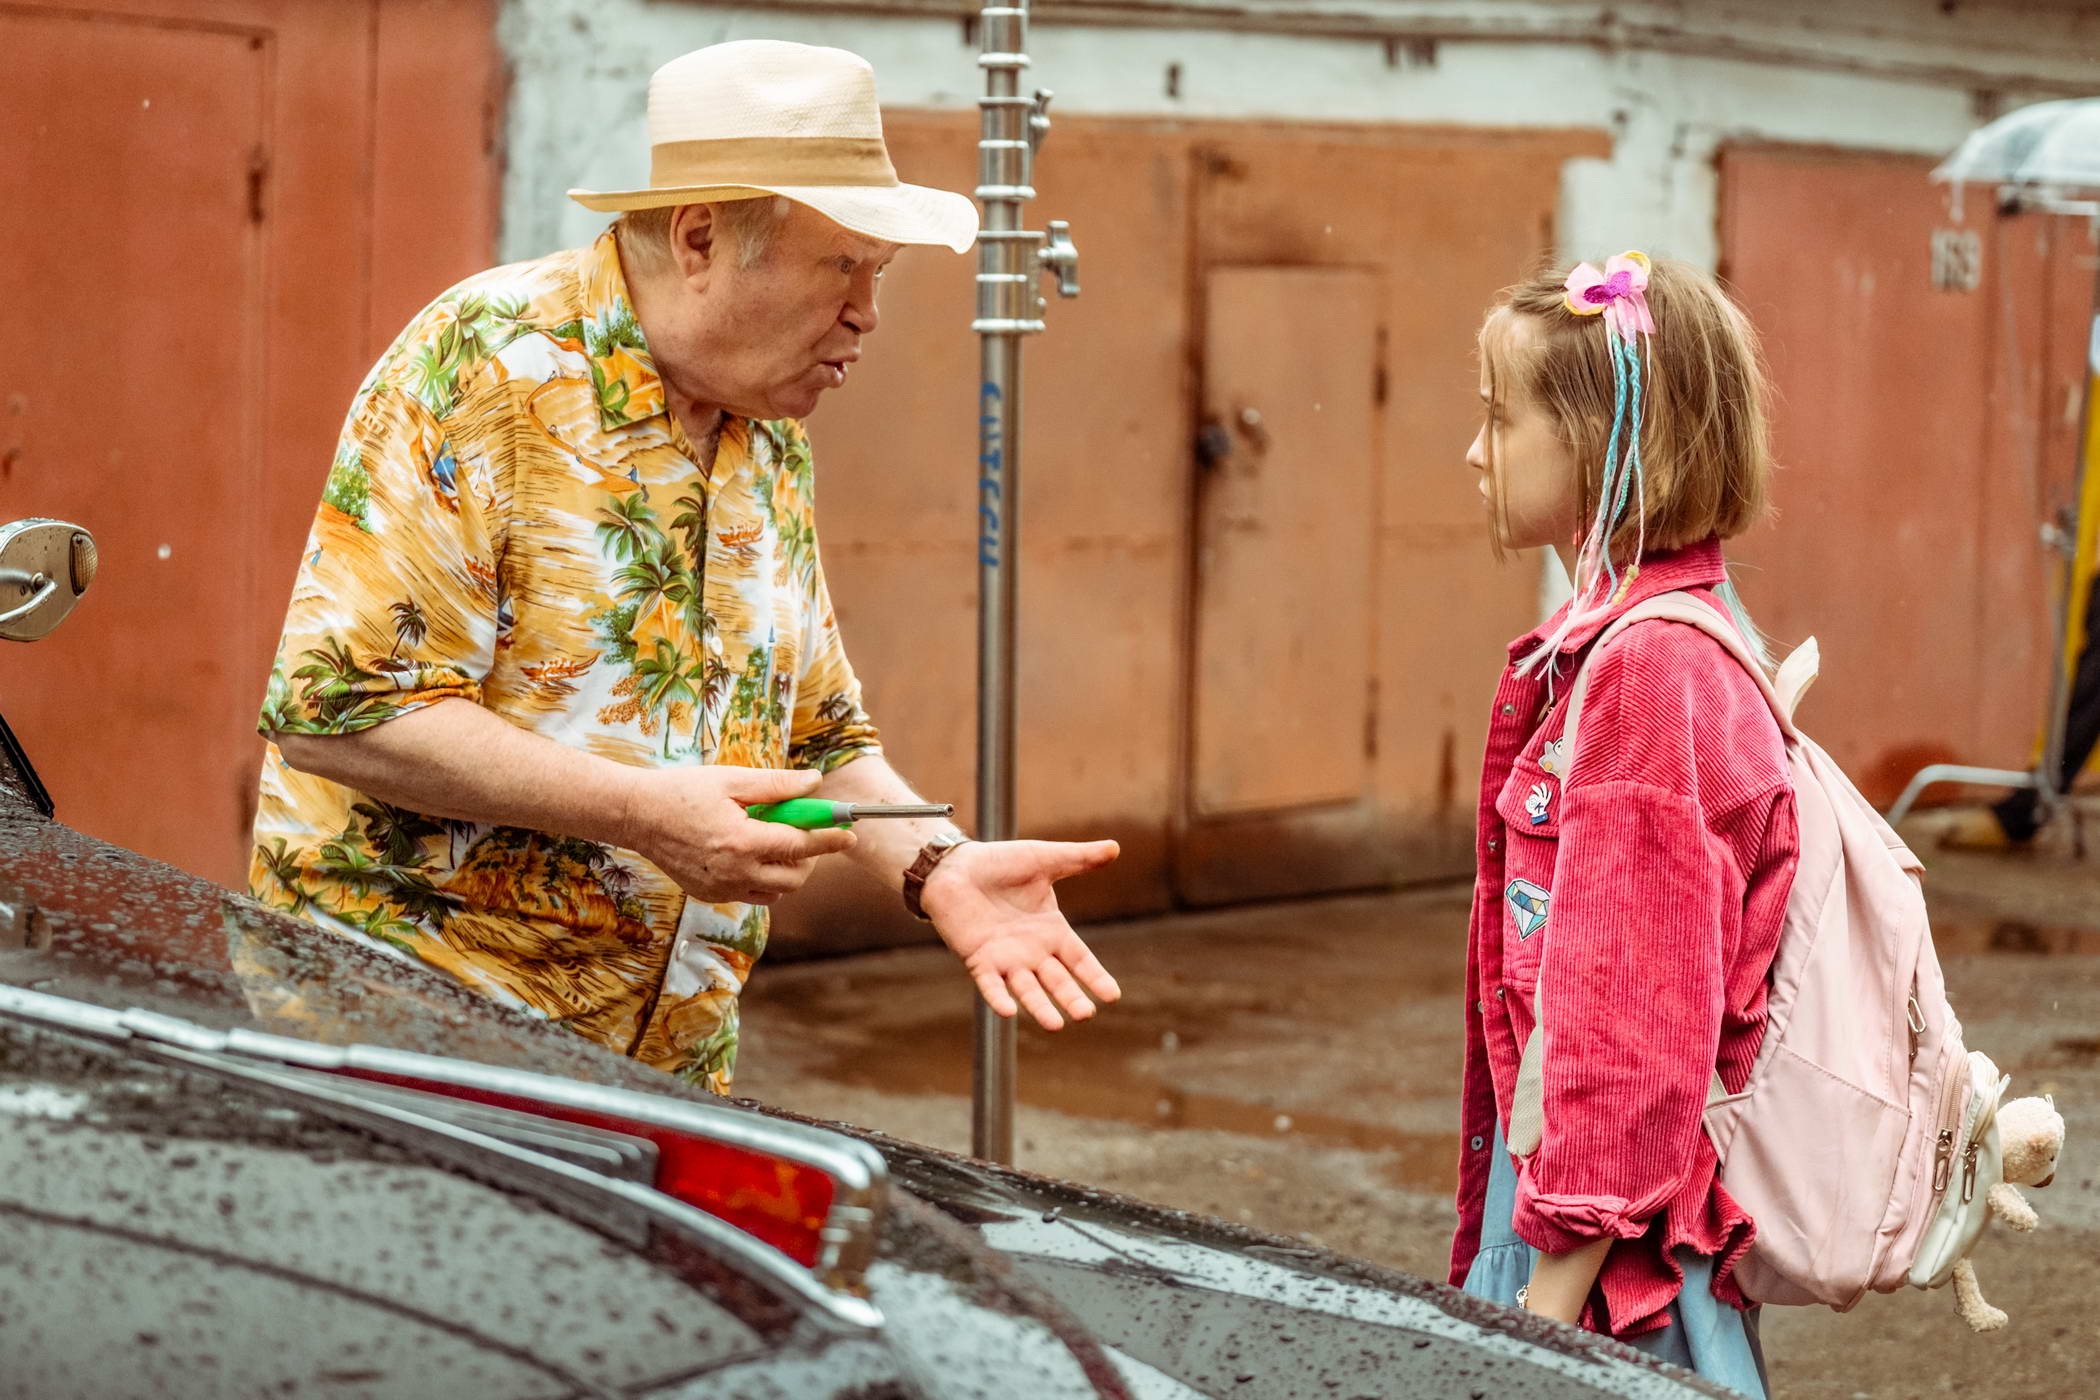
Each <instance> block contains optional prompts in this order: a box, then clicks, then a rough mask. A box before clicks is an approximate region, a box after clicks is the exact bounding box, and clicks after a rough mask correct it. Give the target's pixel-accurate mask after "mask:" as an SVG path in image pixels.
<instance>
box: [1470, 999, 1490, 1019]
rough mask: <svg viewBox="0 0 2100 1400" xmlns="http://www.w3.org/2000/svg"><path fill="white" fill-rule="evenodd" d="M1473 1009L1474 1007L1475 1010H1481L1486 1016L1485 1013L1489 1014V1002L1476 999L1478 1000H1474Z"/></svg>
mask: <svg viewBox="0 0 2100 1400" xmlns="http://www.w3.org/2000/svg"><path fill="white" fill-rule="evenodd" d="M1473 1009H1474V1010H1475V1011H1477V1012H1479V1013H1480V1014H1481V1015H1483V1016H1485V1015H1487V1014H1488V1004H1487V1003H1486V1002H1484V1001H1476V1002H1474V1003H1473Z"/></svg>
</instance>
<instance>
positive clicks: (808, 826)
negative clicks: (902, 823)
mask: <svg viewBox="0 0 2100 1400" xmlns="http://www.w3.org/2000/svg"><path fill="white" fill-rule="evenodd" d="M744 810H745V811H746V812H748V813H750V814H751V816H753V817H755V818H756V819H757V820H759V821H762V822H778V823H780V824H781V825H782V826H792V827H799V828H800V829H802V830H803V831H829V830H832V829H833V828H835V827H841V828H842V827H849V826H851V825H853V824H854V823H855V822H857V821H865V820H866V819H868V818H869V817H950V816H954V815H955V807H954V804H952V803H946V802H920V803H903V804H897V805H891V806H883V805H880V804H871V803H865V802H861V803H856V802H827V801H825V800H824V799H823V798H821V797H791V798H789V799H788V800H787V801H785V802H761V803H759V804H758V805H757V806H756V807H746V808H745V809H744Z"/></svg>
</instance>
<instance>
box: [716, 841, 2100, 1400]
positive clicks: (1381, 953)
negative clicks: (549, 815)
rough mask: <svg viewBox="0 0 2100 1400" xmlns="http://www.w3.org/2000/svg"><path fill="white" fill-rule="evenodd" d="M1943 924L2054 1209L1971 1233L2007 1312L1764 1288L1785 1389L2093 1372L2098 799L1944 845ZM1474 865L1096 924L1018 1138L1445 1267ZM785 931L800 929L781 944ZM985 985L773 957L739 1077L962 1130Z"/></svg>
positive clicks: (893, 961) (1858, 1388) (1027, 1036)
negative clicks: (1078, 1002)
mask: <svg viewBox="0 0 2100 1400" xmlns="http://www.w3.org/2000/svg"><path fill="white" fill-rule="evenodd" d="M1938 820H1939V819H1938V818H1936V817H1935V816H1934V815H1933V814H1926V815H1924V816H1921V817H1920V818H1918V819H1917V822H1916V824H1915V827H1916V829H1915V830H1912V831H1909V832H1907V834H1909V835H1910V836H1911V838H1912V840H1913V842H1914V844H1915V845H1916V846H1917V847H1918V848H1919V852H1920V854H1921V855H1923V856H1924V857H1925V858H1926V861H1927V864H1928V866H1929V870H1928V875H1927V891H1928V896H1929V898H1930V900H1931V908H1932V912H1933V922H1934V931H1935V942H1936V944H1937V946H1938V948H1939V952H1940V957H1941V960H1942V962H1943V964H1944V966H1945V968H1946V972H1947V981H1948V986H1949V990H1950V992H1951V994H1952V996H1953V998H1954V1004H1955V1008H1956V1010H1957V1012H1958V1013H1959V1014H1960V1015H1961V1017H1962V1019H1963V1023H1964V1026H1965V1028H1966V1031H1967V1042H1968V1044H1969V1046H1970V1047H1971V1048H1972V1049H1980V1050H1983V1051H1985V1052H1986V1053H1988V1054H1990V1055H1991V1056H1992V1057H1993V1058H1994V1059H1996V1060H1997V1061H1998V1063H1999V1065H2000V1067H2001V1068H2002V1069H2004V1070H2006V1071H2007V1072H2009V1073H2010V1074H2012V1075H2013V1087H2012V1091H2011V1092H2012V1093H2013V1094H2014V1095H2020V1094H2037V1093H2049V1094H2053V1095H2054V1096H2055V1098H2056V1103H2057V1107H2058V1108H2059V1109H2060V1110H2061V1111H2062V1112H2063V1114H2064V1117H2065V1119H2066V1121H2067V1123H2068V1125H2069V1140H2068V1144H2067V1147H2066V1150H2065V1154H2064V1157H2063V1160H2062V1163H2061V1166H2060V1169H2059V1172H2058V1175H2057V1178H2056V1181H2055V1183H2054V1184H2053V1185H2052V1186H2050V1187H2049V1188H2048V1189H2047V1190H2043V1191H2035V1192H2030V1193H2029V1199H2030V1200H2031V1201H2032V1202H2033V1203H2034V1205H2035V1207H2036V1209H2037V1211H2038V1212H2039V1213H2040V1215H2041V1217H2042V1224H2041V1228H2040V1229H2039V1230H2038V1231H2037V1232H2036V1233H2034V1234H2033V1235H2027V1236H2021V1235H2017V1234H2014V1233H2013V1232H2012V1231H2010V1230H2007V1229H2005V1228H2004V1227H2003V1226H2002V1225H1994V1226H1993V1227H1992V1229H1991V1230H1990V1232H1989V1233H1988V1234H1987V1235H1986V1237H1985V1240H1984V1242H1983V1243H1982V1245H1981V1246H1979V1248H1978V1251H1977V1253H1976V1256H1975V1257H1976V1260H1977V1267H1978V1270H1979V1273H1980V1276H1981V1280H1982V1284H1983V1288H1984V1291H1985V1293H1986V1295H1987V1296H1988V1297H1989V1298H1990V1299H1991V1301H1992V1302H1993V1303H1995V1304H1997V1305H1998V1306H2000V1307H2002V1308H2004V1309H2005V1310H2006V1311H2007V1312H2009V1313H2010V1314H2011V1315H2012V1324H2011V1326H2010V1327H2008V1328H2007V1329H2006V1330H2005V1331H2002V1332H1999V1333H1996V1334H1992V1335H1989V1336H1976V1335H1974V1334H1971V1333H1970V1332H1969V1331H1968V1329H1967V1327H1966V1326H1965V1325H1964V1324H1963V1323H1962V1322H1961V1320H1960V1318H1959V1316H1958V1314H1957V1313H1956V1311H1955V1307H1954V1300H1953V1297H1952V1296H1951V1292H1947V1291H1943V1292H1937V1293H1932V1294H1921V1293H1916V1292H1905V1293H1902V1294H1898V1295H1894V1296H1891V1297H1874V1298H1870V1299H1869V1300H1867V1302H1865V1303H1863V1304H1862V1305H1861V1306H1860V1307H1859V1308H1857V1309H1856V1310H1854V1311H1853V1312H1852V1313H1849V1314H1845V1315H1842V1316H1840V1315H1838V1314H1835V1313H1831V1312H1829V1311H1827V1310H1823V1309H1814V1310H1810V1309H1799V1308H1772V1309H1768V1310H1767V1311H1766V1315H1765V1318H1764V1324H1763V1325H1764V1337H1765V1347H1766V1354H1767V1357H1768V1359H1769V1361H1770V1364H1771V1368H1772V1379H1773V1384H1774V1390H1775V1393H1776V1394H1777V1395H1780V1396H1786V1397H1790V1398H1792V1397H1799V1398H1800V1400H1909V1398H1910V1397H1925V1396H1940V1395H1947V1394H1967V1395H1972V1396H1982V1397H1991V1400H2027V1397H2034V1398H2035V1400H2040V1398H2041V1397H2051V1398H2052V1400H2053V1398H2054V1397H2060V1396H2078V1395H2090V1394H2100V1322H2096V1321H2095V1320H2094V1317H2093V1303H2092V1299H2091V1292H2090V1288H2089V1283H2090V1277H2091V1275H2090V1269H2091V1266H2092V1264H2093V1262H2094V1261H2095V1259H2096V1258H2100V818H2094V819H2089V820H2088V821H2087V823H2086V826H2087V829H2088V830H2087V834H2088V835H2089V837H2090V841H2089V843H2088V844H2087V848H2086V849H2085V850H2083V851H2080V850H2079V849H2078V848H2077V846H2078V843H2077V842H2076V841H2075V840H2074V834H2073V833H2072V832H2071V831H2070V830H2069V829H2068V828H2066V829H2064V830H2061V831H2051V832H2046V833H2044V835H2043V837H2042V839H2041V840H2040V841H2039V842H2038V843H2037V848H2036V849H2035V850H2032V851H2028V852H2021V853H2015V854H1996V853H1992V854H1983V853H1971V852H1951V851H1939V850H1937V849H1934V848H1933V846H1932V844H1931V842H1932V839H1933V835H1934V831H1935V829H1936V825H1937V822H1938ZM1466 900H1467V891H1466V889H1465V887H1463V886H1445V887H1438V888H1429V889H1421V890H1412V891H1403V892H1397V893H1380V894H1366V895H1351V896H1340V897H1331V898H1324V899H1313V900H1302V901H1293V902H1288V903H1277V904H1265V905H1255V906H1247V907H1241V908H1235V909H1227V910H1212V911H1205V912H1200V913H1189V914H1181V915H1173V916H1168V917H1164V918H1157V919H1145V920H1136V921H1129V922H1122V923H1115V924H1103V925H1096V926H1094V927H1092V928H1089V929H1087V930H1085V932H1086V934H1087V937H1088V939H1089V941H1090V942H1091V943H1092V944H1093V946H1094V947H1095V949H1096V951H1097V952H1099V953H1100V955H1101V957H1102V959H1103V961H1104V962H1106V963H1107V964H1108V965H1109V967H1110V968H1111V970H1112V971H1113V972H1114V973H1115V975H1116V977H1117V979H1118V980H1119V981H1120V982H1121V984H1122V987H1123V992H1124V996H1123V1000H1122V1001H1121V1002H1120V1003H1119V1004H1117V1005H1116V1006H1114V1007H1112V1008H1109V1009H1107V1010H1106V1011H1104V1013H1103V1014H1102V1015H1101V1016H1100V1017H1099V1018H1097V1019H1095V1020H1094V1021H1091V1022H1087V1023H1082V1024H1078V1025H1074V1026H1071V1027H1068V1028H1067V1029H1065V1030H1064V1031H1061V1032H1058V1033H1056V1034H1054V1035H1052V1034H1048V1033H1045V1032H1041V1031H1038V1030H1035V1029H1033V1028H1024V1029H1023V1031H1022V1033H1021V1037H1020V1104H1019V1107H1018V1109H1017V1112H1016V1138H1017V1158H1018V1161H1019V1164H1020V1165H1022V1166H1025V1167H1028V1168H1029V1169H1031V1170H1034V1171H1040V1172H1043V1173H1046V1174H1048V1175H1052V1176H1058V1177H1065V1178H1069V1179H1072V1180H1076V1181H1080V1182H1085V1183H1088V1184H1092V1185H1097V1186H1103V1187H1108V1188H1111V1189H1113V1190H1117V1191H1122V1192H1127V1193H1129V1194H1132V1195H1135V1196H1138V1197H1141V1198H1145V1199H1149V1200H1152V1201H1156V1202H1159V1203H1161V1204H1165V1205H1170V1206H1175V1207H1180V1208H1184V1209H1190V1210H1198V1211H1204V1212H1207V1213H1210V1214H1213V1215H1218V1216H1222V1217H1224V1218H1226V1219H1229V1220H1237V1221H1242V1222H1246V1223H1249V1224H1252V1225H1255V1226H1258V1227H1260V1228H1263V1229H1266V1230H1271V1231H1275V1232H1278V1233H1282V1234H1295V1235H1302V1236H1303V1237H1305V1238H1307V1239H1309V1240H1312V1241H1314V1242H1317V1243H1320V1244H1324V1245H1327V1246H1329V1247H1332V1248H1335V1249H1338V1250H1341V1251H1343V1252H1345V1253H1349V1254H1354V1255H1358V1256H1361V1257H1363V1258H1367V1259H1371V1260H1375V1261H1378V1262H1380V1263H1385V1264H1390V1265H1395V1266H1398V1267H1400V1268H1404V1269H1407V1270H1410V1271H1412V1272H1415V1273H1419V1274H1423V1275H1427V1276H1430V1277H1436V1278H1440V1277H1442V1276H1443V1273H1444V1261H1445V1257H1446V1251H1447V1248H1448V1245H1449V1240H1450V1230H1451V1224H1452V1219H1453V1213H1452V1207H1451V1191H1452V1188H1453V1185H1454V1183H1455V1181H1456V1179H1457V1177H1456V1164H1457V1160H1458V1135H1457V1129H1456V1123H1457V1111H1458V1109H1457V1105H1458V1074H1459V1056H1460V1044H1461V1041H1460V1037H1461V1034H1462V1029H1463V1021H1462V1016H1461V1007H1460V987H1461V983H1462V979H1463V975H1464V954H1465V924H1466ZM789 951H791V950H789ZM970 995H971V994H970V988H969V985H968V983H967V981H966V980H965V979H964V977H963V976H962V974H961V972H960V970H959V968H958V967H957V965H956V964H955V963H954V961H953V960H952V959H951V958H950V957H949V956H948V955H947V954H946V953H945V952H944V951H942V950H940V949H937V948H932V947H927V948H908V949H900V950H895V951H890V952H882V953H871V954H863V955H858V956H853V957H846V958H835V959H829V960H825V961H812V962H799V963H797V962H788V961H773V962H770V963H769V964H767V965H763V966H761V967H760V968H759V969H758V971H757V972H756V974H755V975H754V976H753V978H752V982H751V985H750V987H749V989H748V990H747V992H746V995H745V1001H744V1014H745V1039H744V1046H743V1055H742V1062H741V1064H740V1066H739V1070H738V1075H737V1083H736V1090H737V1092H738V1093H739V1094H740V1095H749V1096H751V1097H754V1098H758V1099H761V1100H763V1101H766V1102H769V1103H774V1104H778V1105H780V1106H782V1107H785V1108H790V1109H794V1110H796V1111H798V1112H802V1113H807V1114H811V1115H815V1116H818V1117H823V1118H832V1119H841V1120H845V1121H848V1122H853V1123H858V1124H861V1125H864V1126H867V1127H872V1128H879V1129H882V1130H883V1131H886V1132H890V1133H893V1134H896V1135H898V1136H901V1137H905V1138H910V1139H914V1140H917V1141H920V1142H926V1143H931V1144H934V1145H936V1146H940V1147H945V1148H950V1149H954V1150H957V1151H968V1150H969V1146H970V1105H969V1093H970V1040H971V1014H972V1012H971V999H970Z"/></svg>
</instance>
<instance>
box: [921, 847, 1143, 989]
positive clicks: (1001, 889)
mask: <svg viewBox="0 0 2100 1400" xmlns="http://www.w3.org/2000/svg"><path fill="white" fill-rule="evenodd" d="M1119 854H1121V851H1120V849H1119V848H1118V847H1117V845H1116V843H1115V842H1113V841H1088V842H1069V841H992V842H975V841H973V842H971V843H970V844H968V845H966V846H958V847H956V848H955V849H954V850H953V851H950V852H949V853H948V855H947V856H946V858H944V859H943V860H942V861H941V863H940V864H939V865H937V866H935V867H934V870H933V873H932V874H931V875H929V876H927V878H926V888H925V891H924V893H923V894H922V895H921V896H920V900H919V903H920V906H921V907H922V908H924V909H925V910H926V914H927V917H928V918H930V919H932V920H933V926H934V929H935V930H936V931H937V932H938V933H939V934H940V935H941V938H942V939H943V940H944V941H945V942H946V943H947V945H948V946H949V947H950V948H952V949H954V950H955V955H956V956H957V957H959V958H961V959H962V960H963V966H965V967H967V968H968V969H969V970H970V976H971V978H972V979H973V980H974V981H975V982H976V983H977V989H978V991H980V992H982V993H983V994H984V999H985V1001H986V1002H987V1003H989V1004H990V1006H991V1008H992V1010H994V1011H996V1012H998V1013H999V1014H1000V1015H1001V1016H1011V1015H1014V1014H1015V1012H1016V1010H1017V1009H1020V1008H1025V1009H1026V1010H1027V1012H1028V1014H1029V1015H1031V1016H1033V1017H1035V1019H1036V1021H1037V1022H1038V1023H1039V1024H1041V1025H1042V1027H1043V1028H1044V1029H1045V1030H1052V1031H1054V1030H1057V1029H1059V1028H1061V1027H1062V1026H1063V1025H1064V1023H1065V1018H1066V1017H1068V1016H1069V1017H1070V1018H1071V1019H1073V1020H1075V1021H1084V1020H1085V1019H1086V1018H1087V1017H1089V1016H1091V1015H1093V1014H1094V1002H1096V1001H1103V1002H1108V1001H1114V1000H1116V999H1117V998H1118V997H1120V996H1122V995H1123V992H1122V989H1121V988H1119V987H1117V986H1116V979H1115V978H1113V977H1111V976H1109V975H1108V969H1107V968H1105V967H1103V966H1102V965H1101V961H1100V959H1098V958H1096V957H1095V956H1094V954H1093V952H1092V950H1091V949H1089V948H1088V947H1087V946H1086V944H1085V943H1083V942H1082V941H1080V937H1079V935H1078V934H1076V933H1074V932H1072V926H1071V925H1070V924H1069V923H1067V922H1065V916H1064V914H1063V913H1061V912H1060V911H1059V910H1058V907H1057V895H1056V894H1055V893H1054V892H1053V891H1052V890H1051V886H1052V885H1054V884H1056V883H1057V882H1058V881H1059V880H1062V879H1064V878H1066V877H1067V876H1070V875H1079V874H1083V873H1084V872H1086V871H1089V870H1098V869H1099V868H1101V867H1102V866H1104V865H1107V864H1108V863H1109V862H1110V861H1112V860H1114V859H1115V858H1116V857H1117V856H1118V855H1119ZM1089 993H1091V994H1092V996H1091V999H1089V995H1088V994H1089ZM1017 1003H1018V1007H1017ZM1060 1008H1062V1014H1060Z"/></svg>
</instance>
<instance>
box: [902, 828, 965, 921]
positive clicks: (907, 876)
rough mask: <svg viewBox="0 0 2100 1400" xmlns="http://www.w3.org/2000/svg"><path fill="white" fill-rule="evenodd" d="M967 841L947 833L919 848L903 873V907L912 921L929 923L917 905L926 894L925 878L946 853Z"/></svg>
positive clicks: (959, 836) (954, 834) (923, 908)
mask: <svg viewBox="0 0 2100 1400" xmlns="http://www.w3.org/2000/svg"><path fill="white" fill-rule="evenodd" d="M969 839H970V838H969V837H967V836H963V835H960V834H958V833H955V832H949V833H947V834H945V835H941V836H936V837H934V838H933V839H932V840H931V841H928V842H927V843H926V844H925V845H923V846H921V847H919V854H918V855H917V856H916V857H915V858H914V859H913V860H912V863H911V864H910V865H909V866H908V867H906V868H905V871H904V907H905V908H906V909H909V910H910V911H911V916H912V917H913V918H914V919H919V920H922V921H926V922H931V921H930V920H928V919H927V917H926V910H925V907H924V906H923V905H921V904H920V903H919V898H920V896H921V895H923V894H925V893H926V877H927V876H929V875H931V874H932V873H933V868H934V867H935V866H936V865H939V864H940V863H941V861H942V860H943V859H945V858H946V857H947V854H948V852H950V851H952V850H954V849H955V848H956V847H957V846H961V845H965V844H967V843H968V842H969Z"/></svg>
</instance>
